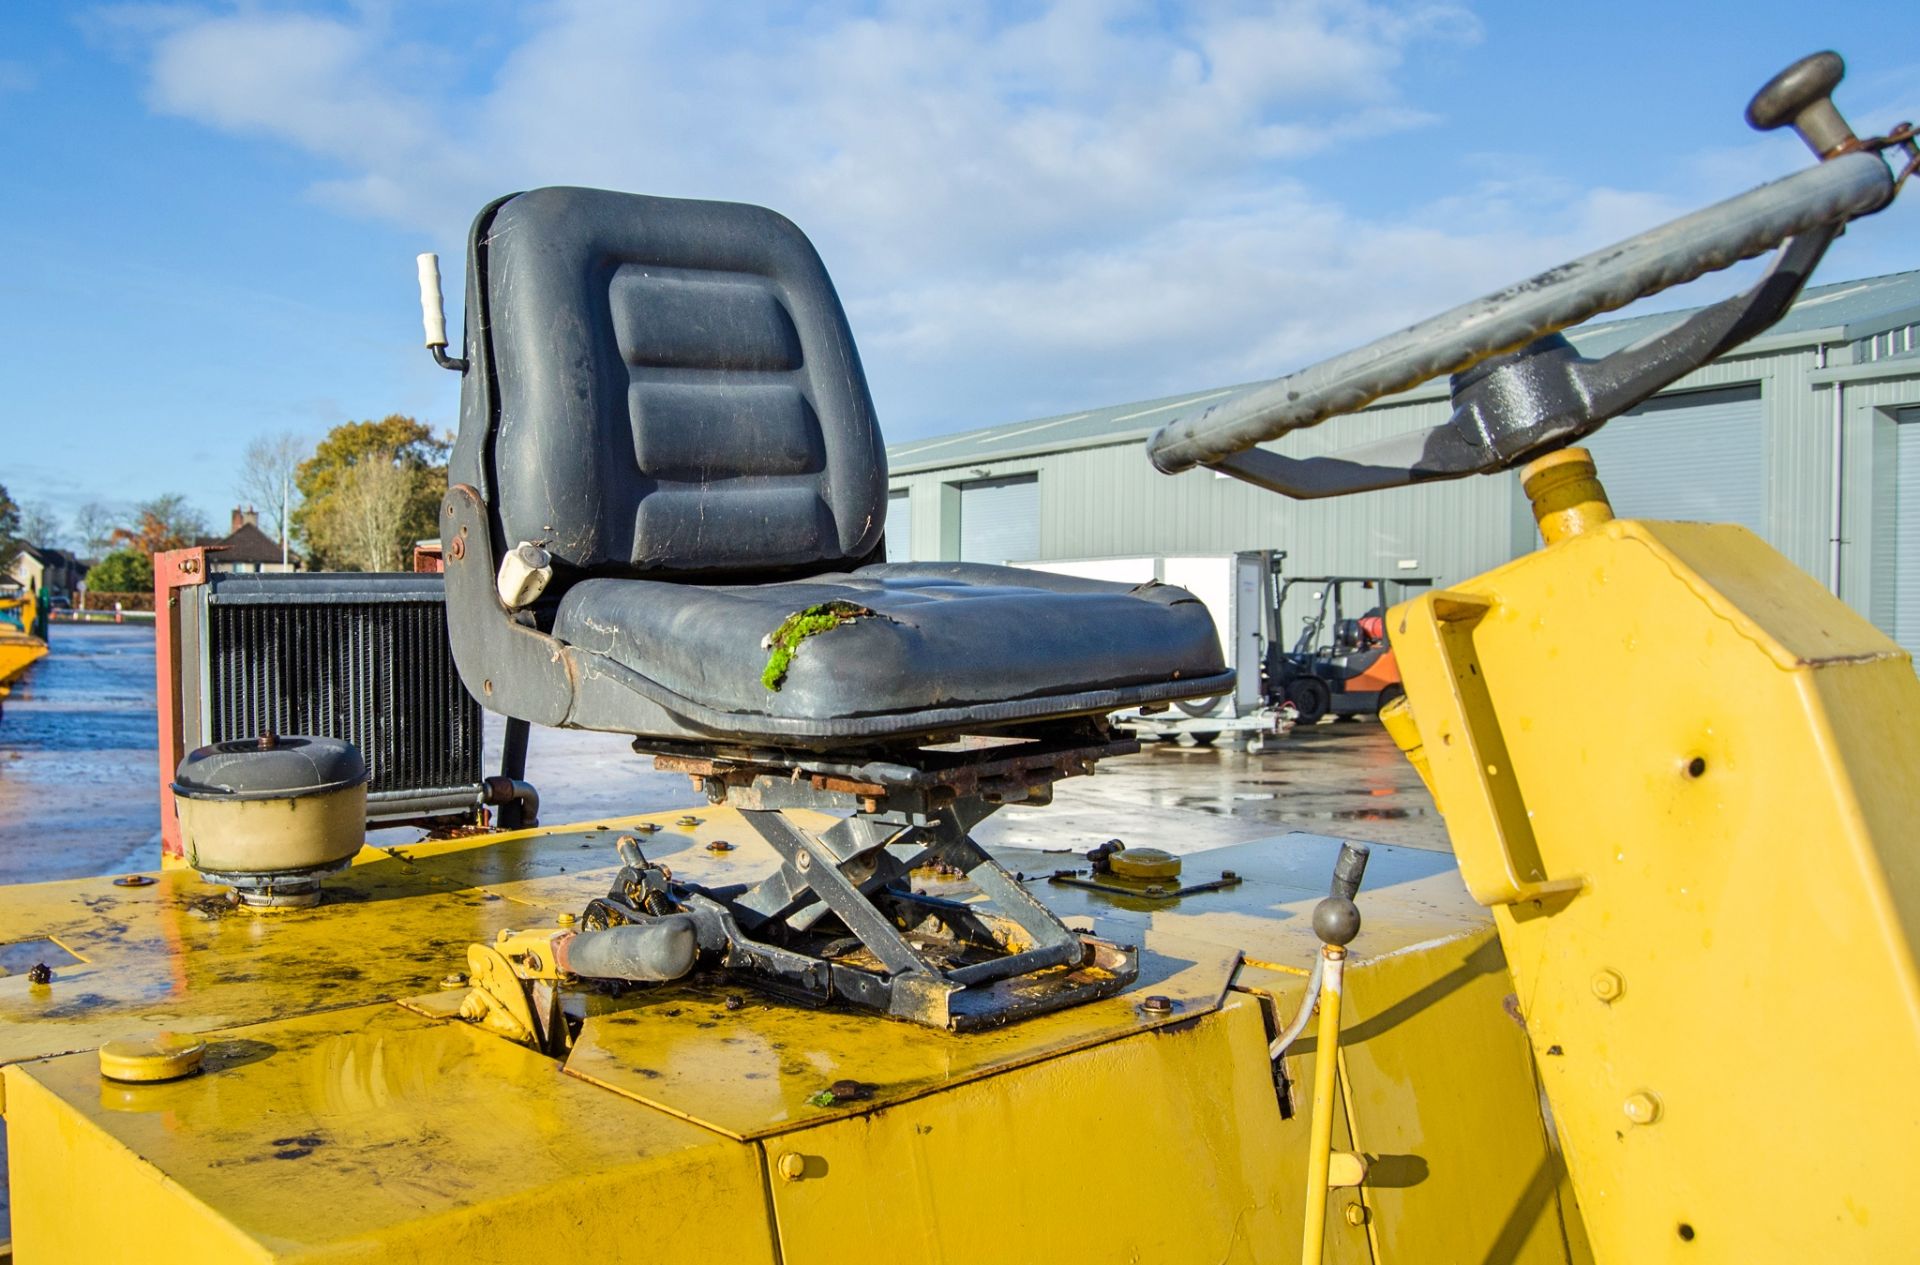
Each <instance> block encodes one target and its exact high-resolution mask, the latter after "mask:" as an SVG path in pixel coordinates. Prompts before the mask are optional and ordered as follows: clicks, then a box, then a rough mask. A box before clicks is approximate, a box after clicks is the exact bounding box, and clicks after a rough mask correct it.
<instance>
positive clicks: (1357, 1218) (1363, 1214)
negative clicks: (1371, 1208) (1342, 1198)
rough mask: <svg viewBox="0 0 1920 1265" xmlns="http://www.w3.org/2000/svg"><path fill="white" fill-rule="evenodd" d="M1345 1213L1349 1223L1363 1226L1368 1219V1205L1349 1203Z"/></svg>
mask: <svg viewBox="0 0 1920 1265" xmlns="http://www.w3.org/2000/svg"><path fill="white" fill-rule="evenodd" d="M1344 1215H1345V1216H1346V1218H1347V1224H1348V1225H1350V1226H1363V1225H1365V1224H1366V1223H1367V1221H1368V1216H1367V1206H1366V1205H1365V1204H1348V1205H1347V1210H1346V1212H1345V1214H1344Z"/></svg>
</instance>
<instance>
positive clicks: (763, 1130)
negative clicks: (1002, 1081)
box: [566, 933, 1238, 1138]
mask: <svg viewBox="0 0 1920 1265" xmlns="http://www.w3.org/2000/svg"><path fill="white" fill-rule="evenodd" d="M1237 961H1238V955H1236V954H1235V953H1233V952H1232V951H1231V950H1226V949H1221V948H1219V947H1218V946H1215V945H1209V944H1200V943H1192V942H1187V941H1182V940H1179V939H1177V938H1174V937H1170V936H1160V935H1155V934H1151V933H1150V934H1149V935H1148V937H1147V940H1146V943H1145V944H1144V945H1143V946H1142V953H1141V972H1140V974H1141V978H1140V980H1139V981H1137V982H1136V983H1135V984H1134V985H1133V986H1132V987H1131V988H1129V989H1128V990H1127V991H1126V992H1124V993H1121V994H1119V995H1117V996H1114V997H1108V998H1103V999H1101V1000H1099V1001H1093V1002H1088V1003H1087V1004H1085V1005H1082V1006H1075V1007H1073V1008H1072V1009H1070V1010H1064V1011H1059V1012H1057V1013H1054V1014H1050V1015H1038V1016H1035V1017H1034V1018H1031V1019H1026V1020H1023V1021H1021V1022H1019V1023H1016V1024H1011V1025H1009V1026H1007V1027H1004V1028H994V1029H991V1030H989V1031H986V1032H975V1033H968V1034H966V1035H956V1034H953V1033H948V1032H940V1031H936V1030H933V1029H929V1028H922V1027H918V1026H916V1025H912V1024H907V1023H900V1022H896V1021H890V1020H885V1019H881V1018H879V1017H877V1016H875V1015H873V1014H871V1013H869V1012H864V1011H855V1010H845V1009H840V1010H821V1009H816V1008H811V1007H804V1006H795V1005H789V1004H786V1003H782V1002H779V1001H777V1000H774V999H773V998H771V997H769V996H767V995H765V994H762V993H757V992H754V991H752V990H750V989H746V988H744V987H743V986H741V985H739V984H737V983H735V984H728V985H725V986H720V985H712V984H689V985H680V986H674V987H669V988H660V989H649V990H646V991H644V992H639V993H635V994H633V995H631V996H630V997H629V998H627V999H626V1004H624V1006H623V1009H621V1010H619V1011H617V1012H615V1013H611V1014H594V1015H591V1016H589V1017H588V1018H587V1020H586V1022H585V1024H584V1025H583V1026H582V1028H581V1030H580V1035H579V1037H578V1038H577V1039H576V1040H575V1042H574V1046H573V1051H572V1053H571V1054H570V1055H569V1056H568V1058H567V1065H566V1066H567V1071H568V1072H570V1073H572V1074H573V1075H575V1076H578V1077H581V1078H583V1079H585V1080H590V1081H593V1082H594V1083H596V1084H599V1085H603V1086H606V1087H608V1088H611V1089H614V1090H617V1091H619V1092H620V1093H623V1094H627V1095H630V1096H631V1097H633V1098H635V1099H638V1100H639V1101H641V1102H644V1103H649V1104H651V1105H653V1106H656V1107H659V1108H660V1109H661V1110H663V1111H669V1112H672V1113H674V1114H675V1115H679V1116H684V1117H685V1118H687V1119H689V1120H694V1121H698V1122H699V1123H701V1124H704V1125H707V1126H708V1127H709V1128H713V1129H717V1130H719V1131H720V1132H722V1133H725V1134H728V1135H729V1136H732V1137H737V1138H755V1137H762V1136H765V1135H767V1134H772V1133H779V1132H782V1131H785V1130H788V1129H796V1128H804V1127H807V1126H809V1125H815V1124H818V1123H820V1122H821V1121H823V1120H829V1119H833V1118H835V1117H839V1116H845V1115H850V1114H855V1113H860V1112H869V1111H872V1110H874V1109H875V1107H876V1106H877V1105H884V1104H887V1103H893V1102H900V1101H904V1100H906V1099H909V1098H915V1097H919V1096H921V1095H924V1094H929V1093H933V1092H936V1091H938V1090H941V1089H945V1088H949V1087H951V1086H954V1085H957V1084H960V1083H963V1082H966V1081H971V1080H977V1079H979V1078H981V1077H985V1076H991V1075H993V1074H995V1073H998V1072H1004V1071H1006V1070H1008V1069H1009V1068H1014V1067H1019V1066H1022V1065H1024V1064H1028V1063H1033V1062H1036V1061H1038V1060H1041V1059H1046V1058H1050V1057H1053V1056H1055V1055H1059V1054H1061V1053H1064V1052H1066V1051H1069V1050H1074V1049H1079V1048H1081V1047H1083V1046H1088V1045H1093V1044H1096V1043H1098V1042H1103V1041H1112V1040H1115V1039H1117V1038H1120V1037H1125V1036H1128V1035H1130V1034H1132V1033H1135V1032H1138V1031H1141V1030H1142V1029H1145V1028H1148V1027H1153V1026H1161V1025H1166V1024H1172V1023H1183V1022H1187V1021H1190V1020H1191V1019H1192V1018H1193V1017H1194V1016H1196V1015H1198V1014H1201V1013H1203V1012H1205V1011H1209V1010H1212V1009H1214V1008H1215V1007H1217V1006H1218V1005H1219V1004H1220V1001H1221V998H1222V997H1223V996H1224V995H1225V993H1226V989H1227V984H1228V982H1229V981H1230V980H1231V979H1232V977H1233V969H1234V965H1235V963H1236V962H1237ZM1148 994H1157V995H1159V996H1163V997H1166V998H1169V999H1170V1000H1172V1001H1173V1002H1174V1003H1175V1010H1174V1012H1173V1013H1172V1014H1171V1015H1170V1016H1167V1017H1165V1018H1159V1017H1150V1016H1147V1015H1145V1014H1143V1013H1142V1011H1141V1008H1140V1002H1141V999H1142V998H1143V997H1145V996H1147V995H1148ZM729 999H732V1000H734V1001H735V1002H737V1003H738V1004H737V1005H735V1006H732V1007H730V1006H729V1005H728V1000H729ZM842 1080H849V1081H857V1082H859V1083H860V1085H861V1086H862V1090H861V1092H862V1093H863V1094H865V1095H866V1096H865V1097H859V1098H853V1099H850V1100H847V1101H833V1102H826V1101H820V1100H817V1097H818V1096H819V1095H820V1094H821V1092H822V1091H823V1090H827V1089H828V1088H829V1087H830V1086H832V1085H833V1083H834V1082H835V1081H842Z"/></svg>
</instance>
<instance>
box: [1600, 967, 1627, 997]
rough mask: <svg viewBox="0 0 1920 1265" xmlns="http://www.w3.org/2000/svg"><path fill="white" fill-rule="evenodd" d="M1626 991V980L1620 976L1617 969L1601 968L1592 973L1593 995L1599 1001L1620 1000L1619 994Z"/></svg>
mask: <svg viewBox="0 0 1920 1265" xmlns="http://www.w3.org/2000/svg"><path fill="white" fill-rule="evenodd" d="M1626 991H1627V982H1626V981H1625V980H1623V979H1621V978H1620V973H1619V972H1618V971H1611V970H1607V969H1605V968H1602V969H1601V970H1598V971H1595V972H1594V973H1593V995H1594V996H1595V997H1598V998H1599V999H1600V1000H1601V1001H1604V1002H1615V1001H1618V1000H1620V996H1621V994H1623V993H1625V992H1626Z"/></svg>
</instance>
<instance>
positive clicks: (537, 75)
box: [0, 0, 1920, 521]
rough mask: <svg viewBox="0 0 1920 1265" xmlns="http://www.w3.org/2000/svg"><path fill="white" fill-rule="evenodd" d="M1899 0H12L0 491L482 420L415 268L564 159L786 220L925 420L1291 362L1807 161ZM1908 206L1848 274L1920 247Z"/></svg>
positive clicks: (227, 469) (203, 492) (1105, 395)
mask: <svg viewBox="0 0 1920 1265" xmlns="http://www.w3.org/2000/svg"><path fill="white" fill-rule="evenodd" d="M1911 15H1912V9H1911V0H1901V2H1899V3H1870V2H1862V3H1856V4H1852V5H1848V6H1844V7H1840V8H1836V9H1833V10H1830V11H1827V10H1821V9H1819V8H1817V7H1815V6H1809V5H1805V4H1786V3H1756V2H1753V0H1748V2H1746V3H1726V4H1707V3H1698V4H1696V3H1673V0H1666V2H1665V3H1658V4H1651V3H1648V4H1643V3H1611V4H1590V5H1559V4H1555V5H1548V4H1538V3H1533V4H1523V3H1482V4H1474V3H1463V4H1457V5H1456V4H1432V3H1405V4H1401V3H1388V2H1384V0H1383V2H1381V3H1374V4H1358V3H1324V4H1313V3H1277V4H1276V3H1251V2H1249V3H1226V2H1223V3H1219V4H1210V5H1204V6H1192V7H1188V6H1181V5H1175V4H1152V3H1131V4H1130V3H1120V2H1115V3H1092V2H1088V3H1060V4H1056V5H1040V4H1035V5H1010V4H1009V5H994V6H985V5H971V4H941V3H931V2H929V3H913V4H899V5H892V4H824V5H801V4H778V3H775V4H764V5H753V4H746V3H738V4H728V5H717V4H716V5H713V6H711V7H707V8H702V7H700V6H696V5H691V4H682V5H648V4H637V3H626V4H615V3H607V4H588V3H564V2H555V3H547V4H519V5H510V4H504V3H489V2H487V0H462V2H461V3H457V4H456V3H437V2H428V0H416V2H414V3H407V4H380V3H360V4H269V3H260V4H241V5H220V4H210V5H193V4H169V5H164V6H145V5H137V4H135V5H117V6H110V7H89V6H85V5H79V4H62V3H52V2H51V0H47V2H41V0H12V2H11V3H8V4H6V5H5V6H4V8H0V153H4V154H5V155H6V159H7V179H6V183H5V194H4V196H3V197H0V384H4V390H0V483H4V484H6V485H7V486H8V487H9V488H10V489H11V490H12V492H13V494H14V495H15V496H16V497H17V498H20V499H23V500H28V501H38V502H42V503H45V504H47V505H49V506H51V507H52V508H54V509H55V510H56V511H58V512H61V513H63V514H64V513H67V512H70V511H71V510H72V509H73V508H75V507H76V506H77V505H78V504H80V503H81V502H83V501H87V500H106V501H117V502H132V501H135V500H140V499H143V498H146V497H150V496H153V495H156V494H159V493H162V492H182V493H185V494H187V495H188V496H189V497H190V498H191V499H192V500H193V501H194V502H195V503H196V504H197V505H199V506H200V507H201V508H202V509H203V510H204V511H206V512H207V514H208V515H209V517H211V518H214V519H216V520H222V521H223V520H224V518H225V512H226V510H227V508H228V507H229V506H231V505H232V504H233V503H234V500H235V492H234V487H235V484H236V481H237V466H238V454H239V451H240V450H241V449H242V448H243V447H244V446H245V444H246V442H247V440H248V439H250V438H251V437H253V436H255V435H258V434H265V433H275V432H283V431H293V432H297V433H300V434H302V435H309V436H313V437H318V436H319V435H320V434H321V433H323V432H324V431H325V430H326V429H327V428H328V427H330V426H332V425H333V424H335V423H337V422H340V421H344V420H347V419H350V418H361V417H379V416H383V415H385V414H387V413H390V412H403V413H411V414H413V415H415V416H417V417H419V418H421V419H423V420H425V421H428V422H431V423H433V424H435V425H436V426H442V427H451V426H452V425H453V423H454V421H455V417H456V408H457V398H458V384H457V379H456V378H455V377H454V375H452V374H448V373H446V372H444V371H442V370H439V369H437V368H435V367H434V366H433V365H432V363H431V362H430V360H429V359H428V358H427V356H426V354H425V353H424V351H423V350H422V349H421V347H420V345H419V344H420V327H419V318H418V309H417V304H416V299H415V292H414V282H413V262H412V260H413V256H414V254H415V253H416V252H418V251H421V250H429V249H432V250H438V251H440V252H441V254H442V257H443V261H444V263H445V266H446V268H447V270H448V272H449V273H450V275H452V276H456V277H457V276H458V273H459V263H458V262H457V261H458V258H459V256H460V253H461V251H462V248H463V233H464V229H465V225H466V223H467V220H468V219H469V218H470V217H471V215H472V214H473V213H474V212H475V211H476V210H478V209H479V207H480V205H481V204H482V203H483V202H484V201H486V200H487V199H488V198H490V197H492V196H494V195H496V194H498V193H502V192H507V191H510V190H513V189H519V188H526V187H530V186H532V185H536V184H550V183H574V184H590V185H602V186H606V187H612V188H622V189H630V190H635V191H641V192H648V193H658V194H668V195H680V196H690V197H723V198H733V199H740V200H746V201H753V202H760V203H764V204H766V205H770V206H774V207H776V208H778V209H780V210H782V211H784V212H786V213H787V214H789V215H790V216H792V217H793V218H794V219H795V220H796V221H797V222H798V223H799V224H800V225H801V226H802V227H803V228H804V229H806V230H807V231H808V232H809V234H810V235H812V236H813V238H814V240H815V242H816V244H817V245H818V246H819V247H820V249H821V252H822V254H823V255H824V256H825V258H826V260H827V264H828V267H829V268H830V269H831V270H832V271H833V273H834V275H835V278H836V280H837V282H838V284H839V286H840V289H841V294H842V298H843V300H844V301H845V302H846V305H847V308H848V311H849V315H850V317H851V319H852V322H853V326H854V330H855V333H856V335H857V336H858V337H859V339H860V343H861V347H862V353H863V356H864V358H865V360H866V364H867V369H868V373H869V375H870V377H871V379H872V382H873V387H874V393H875V398H876V400H877V402H878V405H879V409H880V415H881V420H882V424H883V425H884V426H885V428H886V430H887V434H888V437H889V439H892V440H895V441H898V440H903V439H909V438H915V437H922V436H927V435H933V434H940V433H944V432H947V431H953V430H960V429H966V428H970V427H975V426H981V425H988V424H992V423H996V422H1003V421H1009V420H1014V419H1018V418H1024V417H1032V416H1039V415H1043V414H1048V413H1057V412H1064V411H1071V410H1074V409H1078V408H1083V407H1089V406H1095V405H1101V404H1108V403H1115V402H1121V401H1126V400H1131V399H1142V398H1148V397H1152V396H1159V395H1167V394H1172V393H1175V392H1181V391H1186V390H1191V389H1197V388H1201V387H1205V386H1209V385H1214V384H1219V383H1226V382H1237V381H1245V380H1250V379H1255V378H1263V377H1270V376H1273V375H1274V374H1277V373H1280V372H1283V371H1286V370H1288V369H1292V368H1297V367H1299V366H1300V365H1302V364H1305V363H1307V362H1309V361H1311V360H1314V359H1317V358H1319V357H1321V356H1323V355H1326V354H1330V353H1332V352H1335V351H1339V350H1341V349H1342V348H1344V347H1346V346H1348V345H1350V344H1353V343H1357V342H1361V341H1365V340H1366V339H1368V338H1371V337H1373V336H1375V335H1377V334H1380V333H1382V332H1384V331H1386V330H1388V329H1391V328H1394V327H1396V326H1397V325H1399V324H1404V323H1406V322H1408V321H1411V320H1413V319H1415V318H1418V317H1420V316H1423V315H1426V314H1428V313H1429V312H1431V311H1434V310H1438V309H1439V308H1441V307H1443V306H1445V305H1448V304H1451V303H1454V302H1458V301H1461V300H1464V299H1467V298H1471V297H1473V296H1474V295H1475V294H1478V293H1480V292H1482V291H1485V290H1487V289H1491V288H1493V287H1495V286H1497V285H1501V284H1504V283H1506V282H1508V281H1511V280H1514V279H1516V278H1518V277H1520V276H1523V275H1525V274H1527V273H1529V272H1531V271H1534V270H1536V269H1538V268H1541V267H1545V266H1548V265H1551V264H1553V263H1556V262H1559V261H1560V260H1561V259H1562V258H1565V257H1569V256H1572V255H1574V254H1578V253H1581V252H1584V251H1586V250H1589V249H1593V248H1595V247H1598V246H1601V245H1604V244H1605V243H1606V242H1608V241H1610V240H1613V239H1615V238H1618V237H1621V236H1624V235H1626V234H1628V233H1631V232H1634V231H1637V230H1639V229H1641V228H1645V227H1648V226H1650V225H1652V224H1654V223H1657V222H1659V221H1661V220H1663V219H1666V218H1669V217H1671V216H1672V215H1675V214H1678V213H1680V212H1683V211H1685V210H1689V209H1692V208H1693V207H1694V206H1696V205H1699V204H1702V203H1704V202H1707V201H1711V200H1713V199H1716V198H1719V197H1723V196H1727V195H1729V194H1732V193H1735V192H1738V191H1740V190H1741V189H1743V188H1745V187H1746V186H1748V185H1750V184H1753V183H1757V182H1759V181H1761V180H1765V179H1768V178H1772V177H1774V176H1778V175H1782V174H1786V173H1787V172H1789V171H1791V170H1793V169H1794V168H1795V167H1796V166H1797V165H1799V164H1801V163H1803V162H1804V161H1806V155H1805V152H1804V150H1801V149H1800V148H1799V145H1798V142H1797V141H1794V140H1792V139H1790V138H1786V137H1780V136H1773V137H1758V136H1755V135H1754V134H1753V133H1751V132H1749V131H1748V130H1747V129H1746V127H1745V125H1744V123H1743V122H1742V121H1741V110H1742V108H1743V107H1744V105H1745V102H1746V99H1747V97H1748V96H1749V95H1750V94H1751V92H1752V91H1753V89H1754V88H1755V87H1757V86H1758V85H1759V83H1761V82H1762V81H1763V80H1764V79H1765V78H1766V77H1767V76H1768V75H1769V74H1771V73H1772V72H1773V71H1774V70H1776V69H1778V68H1779V67H1780V66H1782V65H1785V64H1786V63H1787V62H1789V61H1791V60H1792V59H1793V58H1795V57H1797V56H1799V55H1801V54H1802V53H1805V52H1810V51H1813V50H1815V49H1818V48H1823V47H1834V48H1837V49H1839V50H1840V51H1841V52H1842V53H1843V54H1845V55H1846V57H1847V59H1848V62H1849V67H1850V74H1849V78H1848V82H1847V83H1846V84H1844V85H1843V86H1842V88H1841V92H1840V98H1839V99H1840V103H1841V106H1842V109H1843V110H1844V111H1845V112H1846V113H1847V114H1848V115H1849V117H1850V118H1852V119H1853V121H1854V122H1855V124H1856V125H1857V126H1858V127H1859V128H1861V129H1862V130H1863V131H1868V130H1871V131H1881V130H1885V128H1886V127H1888V126H1889V125H1891V124H1892V123H1893V122H1894V121H1896V119H1898V118H1910V117H1913V116H1914V115H1915V114H1920V52H1916V50H1915V47H1914V45H1913V43H1912V41H1910V40H1901V39H1899V38H1896V37H1895V35H1894V33H1895V32H1896V31H1898V30H1900V29H1902V27H1903V26H1904V25H1906V24H1907V23H1909V22H1910V19H1911ZM1914 201H1915V199H1914V198H1912V197H1909V198H1907V199H1904V200H1903V205H1901V206H1899V207H1896V208H1895V209H1894V210H1892V211H1890V212H1887V213H1886V215H1885V216H1884V217H1883V222H1881V223H1875V224H1872V225H1871V226H1870V228H1871V231H1867V227H1866V226H1863V228H1862V230H1860V231H1856V232H1854V233H1852V234H1850V235H1849V236H1848V237H1847V238H1846V239H1844V240H1843V241H1842V242H1841V243H1840V244H1839V245H1838V246H1837V247H1836V248H1835V250H1834V251H1833V252H1832V254H1831V255H1830V256H1829V259H1828V263H1827V264H1826V266H1825V267H1824V269H1823V271H1822V274H1821V279H1822V280H1828V281H1832V280H1840V279H1845V278H1849V277H1857V276H1864V275H1869V274H1875V273H1881V272H1892V271H1900V270H1904V269H1910V268H1915V267H1920V245H1916V243H1917V242H1920V238H1917V237H1916V234H1915V231H1914V230H1915V228H1916V227H1920V215H1916V213H1915V207H1914V205H1913V203H1914ZM1884 221H1895V222H1893V223H1888V222H1884ZM1702 284H1704V285H1706V286H1707V287H1708V292H1709V293H1712V292H1724V290H1725V289H1726V287H1727V284H1728V283H1727V282H1726V281H1725V280H1724V279H1721V280H1720V281H1719V283H1718V291H1714V290H1713V288H1712V286H1713V283H1712V282H1711V280H1710V281H1709V282H1708V283H1697V284H1696V287H1695V291H1694V296H1695V297H1697V298H1704V297H1708V295H1707V294H1703V293H1701V292H1700V286H1701V285H1702ZM456 288H457V287H456ZM1674 301H1675V302H1678V301H1679V300H1674ZM449 302H450V305H451V306H452V308H453V309H454V310H453V311H451V312H450V316H451V317H452V319H453V320H454V321H455V322H456V327H457V321H458V319H459V314H458V311H457V308H458V302H459V299H458V295H457V294H450V295H449Z"/></svg>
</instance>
